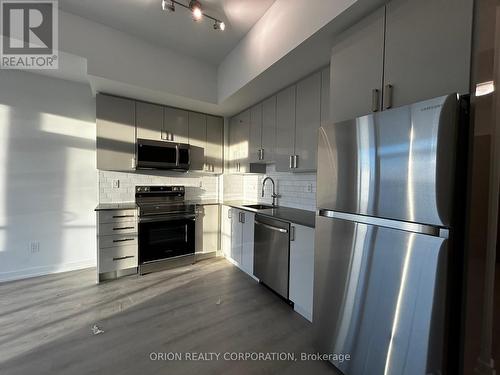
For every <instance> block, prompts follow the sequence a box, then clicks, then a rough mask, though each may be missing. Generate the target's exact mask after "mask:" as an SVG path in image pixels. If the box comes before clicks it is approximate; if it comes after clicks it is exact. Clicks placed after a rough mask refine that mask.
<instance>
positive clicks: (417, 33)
mask: <svg viewBox="0 0 500 375" xmlns="http://www.w3.org/2000/svg"><path fill="white" fill-rule="evenodd" d="M472 15H473V0H420V1H408V0H392V1H390V2H388V3H387V5H386V6H385V7H383V8H381V9H378V10H377V11H376V12H375V13H373V14H372V15H370V16H368V17H367V18H365V19H364V20H362V21H361V22H359V23H358V24H356V25H354V26H353V27H351V28H350V29H349V30H347V31H346V32H344V33H343V34H342V35H341V36H340V37H339V38H338V39H337V40H336V42H335V45H334V47H333V48H332V56H331V77H330V79H331V91H330V103H331V116H332V121H335V122H338V121H342V120H348V119H352V118H355V117H359V116H363V115H366V114H368V113H370V112H375V111H380V110H385V109H389V108H392V107H399V106H403V105H407V104H411V103H415V102H418V101H421V100H426V99H430V98H434V97H437V96H441V95H445V94H451V93H454V92H458V93H466V92H468V91H469V74H470V54H471V38H472V31H471V30H472Z"/></svg>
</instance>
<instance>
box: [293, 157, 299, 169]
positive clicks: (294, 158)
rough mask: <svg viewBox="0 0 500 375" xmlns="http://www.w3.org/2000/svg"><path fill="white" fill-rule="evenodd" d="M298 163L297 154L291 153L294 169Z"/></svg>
mask: <svg viewBox="0 0 500 375" xmlns="http://www.w3.org/2000/svg"><path fill="white" fill-rule="evenodd" d="M298 165H299V155H293V168H294V169H296V168H297V167H298Z"/></svg>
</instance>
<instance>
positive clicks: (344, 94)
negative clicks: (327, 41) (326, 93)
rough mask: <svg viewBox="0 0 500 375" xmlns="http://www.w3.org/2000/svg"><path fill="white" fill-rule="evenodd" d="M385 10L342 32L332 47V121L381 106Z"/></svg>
mask: <svg viewBox="0 0 500 375" xmlns="http://www.w3.org/2000/svg"><path fill="white" fill-rule="evenodd" d="M384 13H385V10H384V8H381V9H378V10H377V11H376V12H375V13H373V14H371V15H370V16H368V17H366V18H365V19H363V20H362V21H361V22H359V23H358V24H356V25H354V26H353V27H351V28H350V29H348V30H347V31H345V32H344V33H343V34H341V35H340V36H339V38H338V39H337V40H336V42H335V44H334V46H333V48H332V57H331V61H330V74H331V76H330V80H331V90H330V106H331V107H330V111H331V119H332V121H334V122H338V121H343V120H349V119H352V118H355V117H358V116H362V115H366V114H368V113H371V112H373V111H376V110H379V109H380V106H381V101H382V85H383V84H382V72H383V69H384V67H383V64H384ZM407 47H408V46H407Z"/></svg>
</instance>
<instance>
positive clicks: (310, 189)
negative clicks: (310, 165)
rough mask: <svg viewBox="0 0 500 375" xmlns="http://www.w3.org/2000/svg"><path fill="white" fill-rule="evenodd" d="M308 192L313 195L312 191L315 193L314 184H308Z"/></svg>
mask: <svg viewBox="0 0 500 375" xmlns="http://www.w3.org/2000/svg"><path fill="white" fill-rule="evenodd" d="M306 191H307V192H308V193H312V191H313V184H307V187H306Z"/></svg>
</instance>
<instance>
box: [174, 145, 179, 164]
mask: <svg viewBox="0 0 500 375" xmlns="http://www.w3.org/2000/svg"><path fill="white" fill-rule="evenodd" d="M175 166H176V167H178V166H179V145H175Z"/></svg>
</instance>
